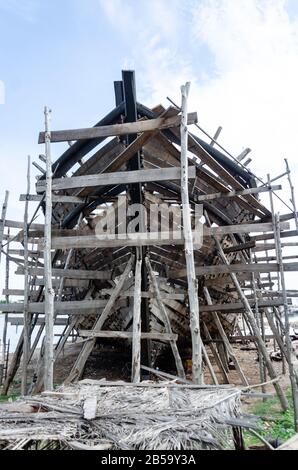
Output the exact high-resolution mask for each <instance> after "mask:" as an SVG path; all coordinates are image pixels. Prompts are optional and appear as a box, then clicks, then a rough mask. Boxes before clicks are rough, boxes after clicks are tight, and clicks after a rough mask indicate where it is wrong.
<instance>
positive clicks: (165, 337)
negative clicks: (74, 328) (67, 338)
mask: <svg viewBox="0 0 298 470" xmlns="http://www.w3.org/2000/svg"><path fill="white" fill-rule="evenodd" d="M79 335H80V336H82V337H83V338H115V339H117V338H118V339H130V340H133V332H132V331H111V330H107V331H104V330H101V331H97V332H94V331H92V330H80V331H79ZM140 339H152V340H156V341H165V342H167V341H177V339H178V335H176V334H174V333H156V332H149V333H144V332H141V333H140Z"/></svg>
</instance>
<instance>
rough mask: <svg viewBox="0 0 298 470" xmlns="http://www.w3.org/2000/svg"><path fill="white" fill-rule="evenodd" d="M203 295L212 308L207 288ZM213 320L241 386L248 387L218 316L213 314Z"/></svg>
mask: <svg viewBox="0 0 298 470" xmlns="http://www.w3.org/2000/svg"><path fill="white" fill-rule="evenodd" d="M204 295H205V299H206V301H207V304H208V305H209V306H213V303H212V300H211V297H210V294H209V291H208V289H207V287H204ZM213 318H214V321H215V324H216V327H217V329H218V333H219V335H220V337H221V339H222V341H223V342H224V345H225V347H226V349H227V352H228V354H229V356H230V357H231V358H232V361H233V362H234V365H235V368H236V370H237V372H238V374H239V376H240V379H241V382H242V384H243V385H244V386H246V387H247V386H249V383H248V380H247V378H246V376H245V374H244V372H243V370H242V368H241V366H240V363H239V361H238V359H237V357H236V355H235V353H234V350H233V348H232V346H231V345H230V342H229V340H228V337H227V335H226V332H225V330H224V329H223V326H222V324H221V321H220V319H219V316H218V315H217V313H216V312H214V315H213Z"/></svg>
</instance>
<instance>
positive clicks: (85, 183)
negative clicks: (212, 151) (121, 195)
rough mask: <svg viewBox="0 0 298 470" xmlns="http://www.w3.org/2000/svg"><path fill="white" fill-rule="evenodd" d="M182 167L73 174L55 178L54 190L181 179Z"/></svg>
mask: <svg viewBox="0 0 298 470" xmlns="http://www.w3.org/2000/svg"><path fill="white" fill-rule="evenodd" d="M195 176H196V171H195V167H194V166H193V167H191V168H190V171H189V178H195ZM180 177H181V170H180V168H178V167H177V168H175V167H170V168H159V169H152V170H151V169H150V170H135V171H119V172H114V173H102V174H99V175H85V176H72V177H70V178H60V179H53V182H52V187H53V190H61V189H73V188H88V187H97V186H107V185H111V186H112V185H116V184H133V183H147V182H151V181H169V180H179V179H180ZM36 189H37V192H41V191H44V189H45V183H44V181H38V182H37V184H36Z"/></svg>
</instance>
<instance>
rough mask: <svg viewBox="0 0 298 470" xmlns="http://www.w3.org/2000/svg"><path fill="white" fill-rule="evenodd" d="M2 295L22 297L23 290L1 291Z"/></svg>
mask: <svg viewBox="0 0 298 470" xmlns="http://www.w3.org/2000/svg"><path fill="white" fill-rule="evenodd" d="M2 295H16V296H23V295H24V289H3V290H2ZM0 308H1V305H0Z"/></svg>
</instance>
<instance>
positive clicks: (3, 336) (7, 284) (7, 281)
mask: <svg viewBox="0 0 298 470" xmlns="http://www.w3.org/2000/svg"><path fill="white" fill-rule="evenodd" d="M7 235H8V240H9V236H10V229H9V228H8V230H7ZM8 252H9V241H8V242H7V256H6V262H5V289H6V290H8V289H9V256H8V254H9V253H8ZM5 300H6V303H7V304H8V303H9V295H8V294H6V296H5ZM7 323H8V313H6V314H5V315H4V325H3V334H2V344H3V351H2V359H3V363H4V361H5V345H6V338H7Z"/></svg>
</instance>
